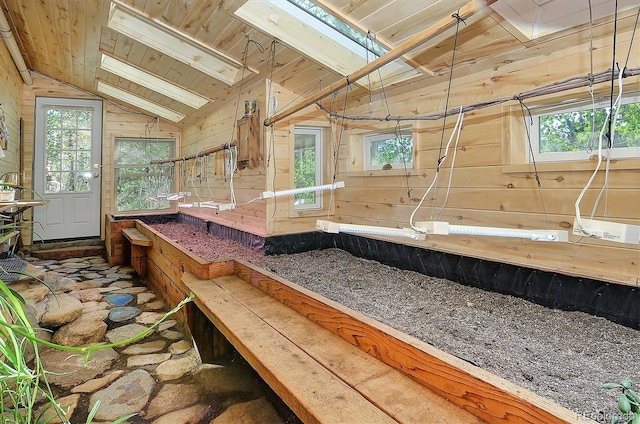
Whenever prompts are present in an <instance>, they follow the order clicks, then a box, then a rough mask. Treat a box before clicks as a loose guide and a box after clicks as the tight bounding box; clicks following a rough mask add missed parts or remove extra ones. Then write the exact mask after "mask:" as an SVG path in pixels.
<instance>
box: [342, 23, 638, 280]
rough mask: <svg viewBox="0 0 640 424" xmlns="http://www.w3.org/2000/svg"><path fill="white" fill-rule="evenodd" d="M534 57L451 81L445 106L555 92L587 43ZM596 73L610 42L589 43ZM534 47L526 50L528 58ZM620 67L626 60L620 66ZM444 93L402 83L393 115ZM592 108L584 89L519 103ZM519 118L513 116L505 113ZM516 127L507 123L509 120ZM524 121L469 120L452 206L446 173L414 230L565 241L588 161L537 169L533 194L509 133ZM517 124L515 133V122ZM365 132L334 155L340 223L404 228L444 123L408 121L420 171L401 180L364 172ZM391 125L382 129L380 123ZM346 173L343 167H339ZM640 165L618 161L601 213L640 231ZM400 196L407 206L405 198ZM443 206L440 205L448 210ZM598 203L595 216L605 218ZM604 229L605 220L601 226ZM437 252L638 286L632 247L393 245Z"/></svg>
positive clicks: (430, 107) (460, 239) (605, 87)
mask: <svg viewBox="0 0 640 424" xmlns="http://www.w3.org/2000/svg"><path fill="white" fill-rule="evenodd" d="M629 39H630V32H623V33H621V34H619V36H618V45H617V47H616V48H617V49H618V52H624V53H623V55H624V56H626V52H627V51H628V49H629V41H628V40H629ZM548 44H549V45H546V46H545V45H540V46H537V47H536V48H538V49H541V50H548V51H549V53H548V54H544V55H542V56H540V57H536V58H532V59H530V60H525V61H522V62H518V63H517V64H515V63H514V64H508V63H506V64H505V65H504V66H502V67H499V68H496V69H494V70H492V71H490V72H484V73H478V74H475V75H469V76H465V77H462V78H458V79H455V78H454V80H453V83H452V89H451V92H450V98H449V107H450V108H456V107H459V106H460V105H469V104H473V103H476V102H479V101H484V100H492V99H496V98H500V97H503V96H512V95H517V94H518V93H520V92H523V91H526V90H531V89H533V88H535V87H539V86H543V85H546V84H552V83H554V82H558V81H562V80H565V79H567V78H570V77H574V76H585V75H587V74H588V73H589V65H590V63H589V54H588V50H589V49H588V47H589V46H588V44H587V43H586V42H585V43H583V44H579V45H575V46H572V45H569V44H567V45H568V46H569V47H566V48H564V49H562V48H559V47H560V46H562V45H563V43H562V40H553V46H555V47H554V48H553V49H551V46H550V45H551V42H549V43H548ZM595 45H596V46H597V50H594V70H595V71H596V72H598V71H603V70H606V69H607V68H609V67H610V66H611V42H610V34H609V35H607V38H602V39H599V40H597V41H596V43H595ZM531 48H533V47H531ZM639 52H640V46H638V45H637V44H636V45H634V48H633V51H632V55H631V61H630V62H629V66H630V67H637V66H638V65H640V63H638V60H637V58H638V57H640V54H638V53H639ZM620 60H623V59H622V58H621V59H620ZM638 88H640V82H639V79H638V78H636V77H633V78H628V79H627V80H626V81H625V90H626V91H637V90H638ZM609 89H610V85H609V84H608V83H607V84H601V85H599V86H597V87H596V95H606V94H607V93H608V92H609ZM446 93H447V82H446V81H444V82H442V83H441V84H438V85H436V86H430V87H426V88H421V87H419V86H412V85H411V84H407V85H405V86H403V87H400V88H398V89H397V90H396V91H395V92H394V91H389V92H388V93H387V95H388V102H389V105H390V113H391V114H392V115H405V116H411V115H412V114H418V115H422V114H429V113H433V112H434V111H442V110H443V109H444V103H445V98H446ZM571 98H588V95H587V94H586V88H583V89H579V90H574V91H573V92H570V93H562V94H558V95H554V96H547V97H546V98H540V99H532V100H528V101H526V104H527V105H528V106H529V107H531V106H536V105H541V104H555V103H557V102H559V101H560V100H568V99H571ZM350 104H351V105H352V107H351V108H350V109H349V110H348V114H353V115H368V114H371V115H374V116H386V115H387V113H388V112H387V110H386V106H385V105H384V104H383V103H382V102H375V103H373V104H371V105H370V104H369V99H368V98H366V97H365V96H362V97H360V98H352V99H351V101H350ZM514 110H515V111H517V113H515V114H514V113H513V112H514ZM455 120H456V117H455V116H452V117H449V118H448V119H447V125H446V127H447V128H446V131H445V135H444V140H443V143H444V145H446V143H447V141H448V139H449V136H450V134H451V131H452V128H453V125H454V123H455ZM514 120H515V121H514ZM521 121H522V115H521V114H520V107H519V105H518V103H517V102H511V103H509V104H507V105H505V106H494V107H490V108H486V109H483V110H477V111H474V112H470V113H467V114H466V116H465V119H464V125H463V128H462V133H461V137H460V144H459V146H458V149H457V158H456V163H455V170H454V175H453V179H452V186H451V190H450V193H449V196H448V199H446V194H447V189H446V186H447V182H448V179H449V165H450V164H451V162H450V161H451V159H452V156H453V152H450V153H449V158H448V162H446V164H445V165H443V167H442V169H441V172H440V177H439V184H438V185H437V190H435V191H432V192H431V193H430V195H429V196H428V197H427V198H426V200H425V202H424V206H423V207H422V208H421V209H420V210H419V211H418V212H417V213H416V220H418V221H420V220H430V219H432V218H433V217H434V216H438V213H439V211H440V208H441V207H442V206H444V208H443V209H442V211H441V213H440V214H439V216H438V220H442V221H448V222H450V223H452V224H461V225H481V226H498V227H507V228H527V229H552V230H556V229H557V230H569V231H571V226H572V224H573V217H574V216H575V208H574V202H575V200H576V198H577V197H578V195H579V193H580V190H581V189H582V188H583V187H584V186H585V184H586V183H587V181H588V179H589V177H590V176H591V174H592V172H593V170H594V169H595V165H596V163H595V161H585V162H581V163H569V162H564V163H544V164H540V163H539V164H537V168H538V171H539V176H540V180H541V186H542V187H541V188H540V189H538V187H537V184H536V180H535V178H534V175H535V174H534V170H533V167H532V165H530V164H526V163H525V162H526V156H525V155H526V137H525V136H524V133H522V134H517V133H515V131H513V129H514V127H517V126H518V125H517V123H520V122H521ZM514 122H515V123H514ZM372 125H373V124H372V123H370V122H365V121H350V122H348V131H347V132H346V133H345V135H344V136H343V141H342V142H343V143H344V147H346V149H344V150H341V154H342V159H343V160H342V161H341V164H344V168H343V169H341V170H340V172H341V173H340V175H343V176H344V180H345V183H346V188H345V189H344V190H339V191H338V192H337V193H336V212H337V220H339V221H341V222H346V223H356V224H366V225H381V226H388V227H397V228H402V227H407V226H408V223H409V218H410V215H411V213H412V212H413V211H414V209H415V207H416V205H417V204H418V201H419V200H420V198H421V197H422V195H423V194H424V193H425V191H426V189H427V187H428V186H429V184H430V183H431V181H432V180H433V177H434V174H435V171H436V165H437V161H438V158H439V157H441V156H442V155H443V154H444V152H443V151H441V150H440V145H441V140H442V139H443V137H442V125H443V121H442V120H438V121H418V122H414V136H415V142H416V147H417V152H416V157H415V163H416V168H415V169H412V170H410V172H408V173H407V174H406V175H405V172H404V170H391V171H372V172H366V171H362V168H361V166H360V162H361V160H362V159H361V158H362V144H361V140H362V137H361V134H362V132H366V131H371V127H372ZM386 126H388V124H386ZM341 166H343V165H341ZM639 168H640V160H638V159H628V160H618V161H614V164H613V166H612V171H611V174H610V180H609V190H608V198H607V203H608V207H607V214H608V216H609V218H610V219H611V220H613V221H616V222H624V223H630V224H635V225H640V169H639ZM602 184H603V173H601V174H600V175H598V178H597V179H596V180H595V182H594V185H593V187H594V188H593V189H591V190H589V191H588V193H587V195H586V196H585V198H584V201H583V206H582V211H583V212H582V214H583V216H585V215H587V216H588V215H589V214H590V213H591V207H592V205H593V204H594V201H595V199H596V196H597V194H598V190H599V188H600V187H602ZM407 186H408V187H409V189H410V190H411V191H410V195H407ZM445 200H446V205H445ZM602 205H604V200H603V201H602V202H601V207H600V208H599V209H598V212H597V214H596V216H600V217H602V215H603V207H602ZM600 219H603V218H600ZM396 241H397V242H401V243H410V244H414V245H419V246H424V247H427V248H430V249H435V250H439V251H445V252H451V253H455V254H459V255H465V256H471V257H476V258H481V259H488V260H492V261H497V262H505V263H511V264H517V265H522V266H526V267H530V268H534V269H542V270H549V271H558V272H560V273H564V274H569V275H577V276H584V277H590V278H595V279H598V280H604V281H611V282H616V283H623V284H630V285H640V248H639V246H638V245H635V246H634V245H630V244H618V243H610V242H601V241H597V240H590V239H588V238H582V239H579V238H578V237H575V236H573V235H570V243H542V242H533V241H528V240H517V239H508V238H490V237H468V236H432V237H428V239H427V240H426V241H423V242H411V241H407V242H405V241H402V240H400V241H398V240H397V239H396Z"/></svg>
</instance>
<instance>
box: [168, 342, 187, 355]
mask: <svg viewBox="0 0 640 424" xmlns="http://www.w3.org/2000/svg"><path fill="white" fill-rule="evenodd" d="M189 349H191V343H189V342H188V341H186V340H180V341H179V342H175V343H173V344H172V345H171V346H169V352H171V354H172V355H181V354H183V353H185V352H186V351H188V350H189Z"/></svg>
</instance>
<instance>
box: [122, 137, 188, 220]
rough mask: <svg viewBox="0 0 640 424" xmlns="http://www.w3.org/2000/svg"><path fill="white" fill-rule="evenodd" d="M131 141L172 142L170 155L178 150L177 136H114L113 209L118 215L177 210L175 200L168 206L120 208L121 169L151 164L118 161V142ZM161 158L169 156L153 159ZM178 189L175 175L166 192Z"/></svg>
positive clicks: (146, 142)
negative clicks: (121, 162)
mask: <svg viewBox="0 0 640 424" xmlns="http://www.w3.org/2000/svg"><path fill="white" fill-rule="evenodd" d="M131 141H139V142H144V143H145V144H148V143H158V142H171V143H172V144H173V145H172V147H171V150H172V151H171V154H170V157H173V156H174V155H175V152H176V148H177V139H176V138H169V137H166V138H145V137H127V136H122V137H115V138H114V144H113V146H114V147H113V149H114V150H113V192H114V195H113V210H114V213H115V214H116V215H141V214H147V213H157V212H170V211H175V210H176V205H175V204H174V203H175V202H170V203H169V206H167V207H166V208H149V209H127V210H120V209H119V206H118V190H117V189H118V181H119V179H120V178H121V177H122V176H123V175H121V174H120V171H119V170H120V169H124V168H130V169H138V168H143V167H145V166H149V165H137V164H120V163H119V162H118V154H117V152H118V144H119V143H121V142H131ZM160 159H168V158H158V159H151V160H160ZM161 174H162V172H161V171H158V172H140V173H135V174H124V176H132V175H135V176H153V175H161ZM175 190H176V180H175V176H174V178H172V179H170V186H169V187H168V193H166V194H170V193H173V192H175Z"/></svg>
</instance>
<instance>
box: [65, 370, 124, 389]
mask: <svg viewBox="0 0 640 424" xmlns="http://www.w3.org/2000/svg"><path fill="white" fill-rule="evenodd" d="M122 374H124V371H123V370H116V371H113V372H110V373H109V374H107V375H105V376H103V377H100V378H94V379H92V380H89V381H87V382H85V383H82V384H80V385H78V386H76V387H74V388H73V389H71V393H93V392H95V391H96V390H100V389H102V388H103V387H104V386H106V385H107V384H109V383H111V382H112V381H115V380H116V379H117V378H119V377H120V376H122Z"/></svg>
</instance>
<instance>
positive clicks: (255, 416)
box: [209, 398, 284, 424]
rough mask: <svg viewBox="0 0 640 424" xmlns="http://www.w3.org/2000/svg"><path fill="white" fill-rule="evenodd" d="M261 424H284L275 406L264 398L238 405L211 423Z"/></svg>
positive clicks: (232, 406)
mask: <svg viewBox="0 0 640 424" xmlns="http://www.w3.org/2000/svg"><path fill="white" fill-rule="evenodd" d="M237 423H242V424H259V423H269V424H278V423H284V421H283V420H282V418H280V416H279V415H278V413H277V412H276V410H275V408H274V407H273V405H271V404H270V403H269V402H267V401H266V400H265V399H264V398H260V399H256V400H252V401H250V402H242V403H236V404H234V405H231V406H230V407H228V408H227V409H226V410H225V411H224V412H223V413H222V414H220V415H218V416H217V417H216V418H214V419H213V420H211V421H210V423H209V424H237Z"/></svg>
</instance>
